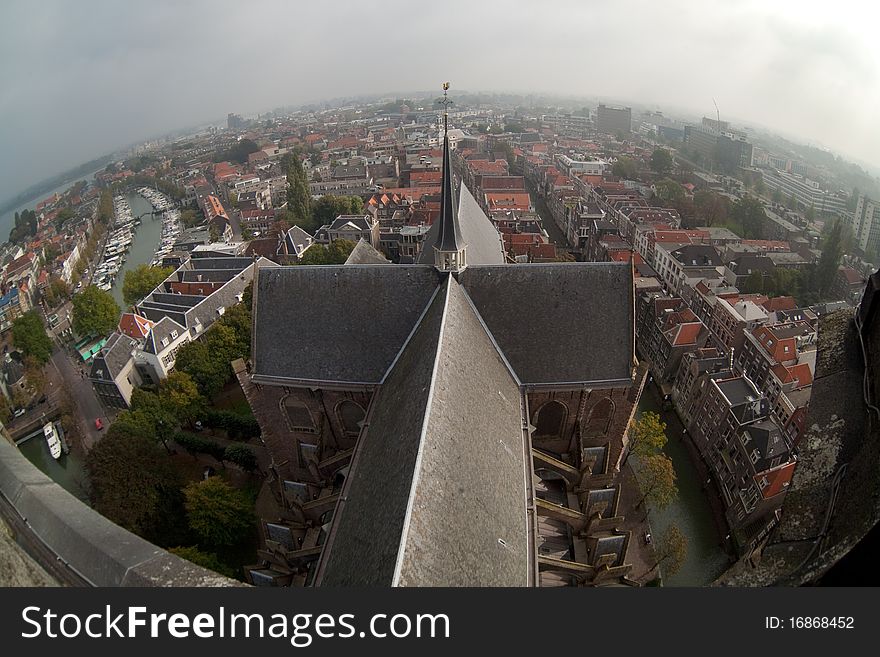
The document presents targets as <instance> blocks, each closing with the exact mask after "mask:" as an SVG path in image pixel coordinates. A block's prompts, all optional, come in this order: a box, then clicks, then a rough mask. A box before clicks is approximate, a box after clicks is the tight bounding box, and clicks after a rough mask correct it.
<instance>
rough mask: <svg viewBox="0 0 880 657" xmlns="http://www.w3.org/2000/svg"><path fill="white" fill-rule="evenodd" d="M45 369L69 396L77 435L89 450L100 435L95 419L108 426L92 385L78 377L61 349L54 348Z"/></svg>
mask: <svg viewBox="0 0 880 657" xmlns="http://www.w3.org/2000/svg"><path fill="white" fill-rule="evenodd" d="M47 369H49V370H52V371H53V373H54V374H55V375H56V376H57V378H58V379H59V380H60V381H61V382H62V385H63V386H64V389H65V390H66V392H67V393H68V394H69V395H70V399H71V401H72V402H73V404H74V407H75V412H74V415H75V417H76V420H77V422H79V433H80V435H81V436H82V437H83V448H84V449H85V450H89V449H91V447H92V446H93V445H94V444H95V443H96V442H98V440H100V438H101V434H102V432H101V431H98V430H97V429H95V418H98V417H100V418H101V419H102V420H103V422H104V425H105V426H106V425H108V424H109V422H108V419H107V415H106V413H105V411H104V408H103V407H102V406H101V402H99V401H98V396H97V395H96V394H95V390H94V388H92V384H91V383H90V382H89V380H88V379H86V378H83V377H82V376H81V375H80V370H79V369H78V368H76V367H74V365H73V362H72V361H71V359H70V356H68V355H67V354H66V353H65V352H64V350H63V349H60V348H57V347H56V349H55V351H54V352H52V359H51V360H50V361H49V366H48V368H47ZM87 374H88V373H87Z"/></svg>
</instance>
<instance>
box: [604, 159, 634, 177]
mask: <svg viewBox="0 0 880 657" xmlns="http://www.w3.org/2000/svg"><path fill="white" fill-rule="evenodd" d="M611 173H613V174H614V175H615V176H617V177H618V178H626V179H627V180H632V179H633V178H635V177H636V176H637V175H638V173H639V166H638V164H636V161H635V160H633V159H632V158H629V157H619V158H617V161H616V162H615V163H614V164H613V165H612V166H611Z"/></svg>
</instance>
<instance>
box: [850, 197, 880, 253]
mask: <svg viewBox="0 0 880 657" xmlns="http://www.w3.org/2000/svg"><path fill="white" fill-rule="evenodd" d="M848 221H849V224H850V227H851V228H852V231H853V235H855V238H856V242H857V243H858V245H859V248H860V249H861V250H862V251H864V252H865V253H868V254H871V253H877V252H878V250H880V203H878V202H877V201H873V200H871V199H870V198H868V197H867V196H865V195H864V194H860V195H859V201H858V203H857V204H856V211H855V213H853V214H852V215H849V216H848Z"/></svg>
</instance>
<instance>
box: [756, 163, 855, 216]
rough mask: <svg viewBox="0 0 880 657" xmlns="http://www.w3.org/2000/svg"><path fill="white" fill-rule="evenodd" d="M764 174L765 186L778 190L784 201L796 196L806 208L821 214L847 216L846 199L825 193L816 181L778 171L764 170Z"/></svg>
mask: <svg viewBox="0 0 880 657" xmlns="http://www.w3.org/2000/svg"><path fill="white" fill-rule="evenodd" d="M762 174H763V177H764V184H765V185H766V186H767V187H768V188H769V189H771V190H774V191H775V190H777V189H778V190H779V191H780V194H781V195H782V198H783V199H788V198H791V197H792V196H794V198H795V200H796V201H797V202H798V203H800V204H801V205H803V206H804V207H805V208H809V207H810V206H812V207H813V209H814V210H815V211H816V212H817V213H820V214H834V215H838V216H845V214H846V199H845V198H842V197H841V196H838V195H836V194H833V193H831V192H828V191H825V190H824V189H822V188H821V187H820V186H819V183H818V182H816V181H815V180H810V179H809V178H805V177H804V176H799V175H797V174H792V173H787V172H785V171H778V170H777V169H762Z"/></svg>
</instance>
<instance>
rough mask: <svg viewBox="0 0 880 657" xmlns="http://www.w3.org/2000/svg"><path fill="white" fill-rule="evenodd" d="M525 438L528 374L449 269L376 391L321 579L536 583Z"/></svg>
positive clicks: (329, 582)
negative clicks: (503, 352) (497, 340)
mask: <svg viewBox="0 0 880 657" xmlns="http://www.w3.org/2000/svg"><path fill="white" fill-rule="evenodd" d="M525 446H526V440H525V438H524V434H523V425H522V420H521V407H520V391H519V386H518V384H517V382H516V381H515V380H514V378H513V377H512V376H511V373H510V371H509V369H508V368H507V365H506V363H505V362H504V360H503V359H502V357H501V356H500V354H499V353H498V351H497V349H496V348H495V345H494V343H493V342H492V339H491V337H490V336H489V335H488V333H487V332H486V330H485V327H484V325H483V324H482V322H481V321H480V318H479V316H478V315H477V313H476V312H475V310H474V308H473V306H472V305H471V303H470V302H469V300H468V299H467V296H466V294H465V293H464V291H463V290H462V288H461V286H459V285H458V284H457V283H456V282H455V279H454V278H451V277H447V278H446V282H445V283H443V284H441V286H439V287H438V289H437V292H436V294H435V295H434V297H433V298H432V301H431V303H430V304H429V305H428V307H427V309H426V311H425V313H424V315H423V317H422V318H421V320H420V321H419V323H418V326H417V327H416V329H415V331H414V332H413V334H412V336H411V337H410V338H409V340H408V341H407V344H406V345H405V346H404V348H403V349H402V350H401V352H400V355H399V357H398V358H397V359H396V361H395V363H394V365H393V366H392V367H391V369H390V371H389V373H388V376H387V378H386V379H385V381H384V382H383V384H382V387H381V388H380V389H379V392H378V393H376V397H375V398H374V402H373V406H372V411H371V415H370V418H369V424H368V425H367V429H366V430H365V431H364V433H363V434H362V436H361V438H360V440H359V443H358V450H357V454H356V455H355V458H354V460H353V462H352V465H351V469H350V472H349V478H348V480H347V484H346V490H345V491H344V492H343V497H344V500H345V501H344V502H343V503H342V504H341V505H340V507H339V508H338V509H337V518H338V522H337V523H336V524H335V528H334V531H333V533H332V534H331V536H330V538H329V544H328V546H327V548H326V553H327V559H326V562H325V563H323V564H322V566H321V573H320V574H319V582H318V583H319V584H321V585H325V586H326V585H379V586H383V585H384V586H388V585H395V586H431V585H435V586H436V585H445V586H526V585H528V584H529V582H530V569H531V563H532V559H531V557H530V547H529V536H528V530H527V526H528V522H527V514H528V511H527V508H526V491H527V490H528V484H527V482H526V481H525V473H526V472H527V471H528V467H527V464H526V458H527V452H526V448H525ZM389 454H394V458H389ZM475 482H478V484H477V485H475ZM377 527H381V528H382V529H381V531H376V528H377ZM531 576H532V577H533V573H532V574H531Z"/></svg>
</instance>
